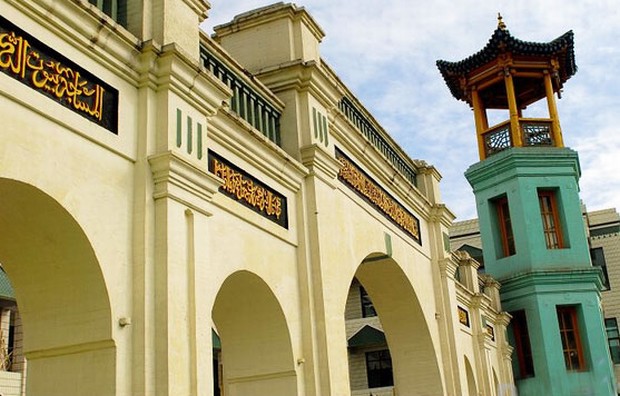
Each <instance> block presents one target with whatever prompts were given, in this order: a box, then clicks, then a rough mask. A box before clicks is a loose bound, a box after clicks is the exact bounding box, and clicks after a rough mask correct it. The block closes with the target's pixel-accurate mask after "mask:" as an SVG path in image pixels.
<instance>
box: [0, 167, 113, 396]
mask: <svg viewBox="0 0 620 396" xmlns="http://www.w3.org/2000/svg"><path fill="white" fill-rule="evenodd" d="M0 197H2V204H1V205H0V230H2V231H1V232H0V263H2V266H3V268H4V269H5V270H6V273H7V274H8V275H9V277H10V279H11V283H12V285H13V288H14V290H15V296H16V298H17V301H18V302H19V312H20V315H21V319H22V324H23V333H24V344H23V345H24V352H25V356H26V359H27V366H28V375H27V378H28V380H27V386H26V392H27V394H28V395H29V396H37V395H45V396H56V395H58V396H60V395H74V394H89V395H102V396H103V395H111V394H115V392H116V389H115V370H116V367H115V366H116V364H115V362H116V351H115V345H114V342H113V340H112V336H111V331H112V326H111V324H112V321H111V310H110V304H109V299H108V294H107V290H106V287H105V283H104V280H103V277H102V273H101V269H100V267H99V263H98V261H97V258H96V257H95V253H94V251H93V248H92V246H91V244H90V242H89V241H88V238H87V237H86V235H85V234H84V231H83V230H82V229H81V227H80V226H79V224H78V223H77V222H76V221H75V219H74V218H73V217H72V216H71V215H70V214H69V213H68V212H67V211H66V210H65V209H64V208H63V207H62V206H61V205H60V204H59V203H58V202H56V201H55V200H54V199H53V198H51V197H50V196H48V195H47V194H45V193H44V192H42V191H41V190H39V189H37V188H35V187H33V186H31V185H28V184H25V183H22V182H19V181H15V180H9V179H1V178H0Z"/></svg>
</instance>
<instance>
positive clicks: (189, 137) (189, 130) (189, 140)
mask: <svg viewBox="0 0 620 396" xmlns="http://www.w3.org/2000/svg"><path fill="white" fill-rule="evenodd" d="M191 153H192V117H190V116H187V154H191Z"/></svg>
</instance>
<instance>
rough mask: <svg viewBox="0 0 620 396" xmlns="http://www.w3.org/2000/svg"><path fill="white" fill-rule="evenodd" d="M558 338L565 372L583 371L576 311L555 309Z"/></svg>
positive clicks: (571, 307)
mask: <svg viewBox="0 0 620 396" xmlns="http://www.w3.org/2000/svg"><path fill="white" fill-rule="evenodd" d="M557 312H558V323H559V325H560V338H561V339H562V350H563V352H564V363H565V364H566V369H567V370H584V369H585V362H584V360H583V350H582V348H581V339H580V337H579V324H578V320H577V309H576V308H575V307H574V306H572V305H570V306H559V307H557Z"/></svg>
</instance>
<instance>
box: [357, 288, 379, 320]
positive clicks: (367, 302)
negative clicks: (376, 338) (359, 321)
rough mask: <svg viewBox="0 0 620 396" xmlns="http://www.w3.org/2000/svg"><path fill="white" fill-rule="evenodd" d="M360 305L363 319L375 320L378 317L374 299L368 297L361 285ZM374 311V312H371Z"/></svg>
mask: <svg viewBox="0 0 620 396" xmlns="http://www.w3.org/2000/svg"><path fill="white" fill-rule="evenodd" d="M360 303H361V305H362V318H373V317H375V316H377V310H376V309H375V306H374V304H373V302H372V299H371V298H370V296H369V295H368V292H367V291H366V289H364V286H361V285H360ZM370 310H372V312H370Z"/></svg>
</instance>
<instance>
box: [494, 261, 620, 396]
mask: <svg viewBox="0 0 620 396" xmlns="http://www.w3.org/2000/svg"><path fill="white" fill-rule="evenodd" d="M599 283H600V280H599V273H598V269H596V268H589V269H582V270H577V271H570V270H569V271H553V272H552V273H539V272H536V273H529V274H520V275H517V276H515V277H512V278H507V279H505V281H504V283H503V284H502V289H501V291H502V293H501V298H502V309H503V310H505V311H508V312H512V311H516V310H521V309H522V310H524V311H525V315H526V318H527V324H528V331H529V336H530V343H531V346H532V355H533V361H534V371H535V376H534V377H532V378H527V379H518V377H519V375H518V363H517V357H516V356H515V355H513V371H514V373H515V377H516V383H517V386H518V388H519V394H520V395H522V396H523V395H554V396H555V395H557V396H565V395H615V394H616V393H615V376H614V374H613V370H612V366H611V363H610V357H609V349H608V346H607V338H606V334H605V330H604V327H603V322H602V315H601V310H600V296H599V291H598V289H599ZM566 305H570V306H575V307H576V308H577V314H578V318H579V330H580V337H581V341H582V345H583V355H584V360H585V370H583V371H568V370H567V369H566V366H565V363H564V357H563V354H562V342H561V339H560V337H559V324H558V318H557V307H559V306H566ZM511 344H513V345H514V343H513V342H512V343H511Z"/></svg>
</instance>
